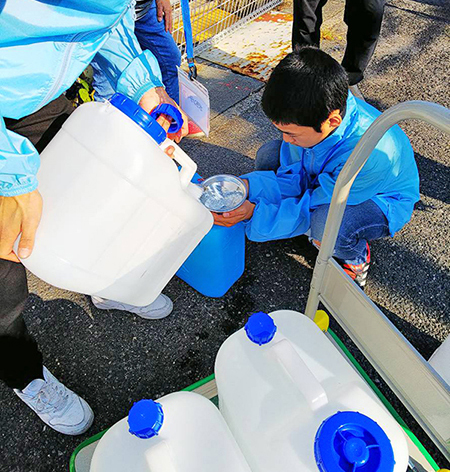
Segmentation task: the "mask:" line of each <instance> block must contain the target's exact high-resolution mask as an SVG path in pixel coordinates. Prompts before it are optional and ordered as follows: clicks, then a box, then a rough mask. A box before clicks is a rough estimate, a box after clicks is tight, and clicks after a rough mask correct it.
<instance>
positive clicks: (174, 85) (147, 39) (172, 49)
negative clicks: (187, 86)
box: [134, 2, 181, 103]
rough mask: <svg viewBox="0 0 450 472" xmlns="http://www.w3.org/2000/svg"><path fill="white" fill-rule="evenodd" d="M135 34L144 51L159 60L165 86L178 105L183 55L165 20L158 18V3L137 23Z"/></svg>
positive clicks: (154, 3)
mask: <svg viewBox="0 0 450 472" xmlns="http://www.w3.org/2000/svg"><path fill="white" fill-rule="evenodd" d="M134 32H135V34H136V37H137V39H138V41H139V44H140V45H141V48H142V49H144V50H145V49H148V50H150V51H151V52H152V53H153V55H154V56H155V57H156V59H157V60H158V64H159V68H160V69H161V74H162V80H163V84H164V85H165V87H166V91H167V93H168V94H169V96H170V98H172V99H173V100H175V101H176V102H177V103H178V101H179V99H180V91H179V87H178V71H177V66H180V64H181V54H180V51H179V50H178V46H177V43H176V42H175V40H174V39H173V38H172V35H171V34H170V33H168V32H166V30H165V26H164V19H163V20H162V21H158V18H157V17H156V2H153V4H152V6H151V8H150V10H149V11H148V12H147V14H146V15H145V16H144V17H143V18H141V19H140V20H139V21H136V25H135V27H134Z"/></svg>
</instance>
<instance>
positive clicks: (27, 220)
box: [0, 117, 42, 262]
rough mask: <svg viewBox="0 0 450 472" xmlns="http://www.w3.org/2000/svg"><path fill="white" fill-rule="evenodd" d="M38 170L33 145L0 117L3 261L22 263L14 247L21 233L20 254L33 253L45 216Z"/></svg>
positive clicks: (0, 256)
mask: <svg viewBox="0 0 450 472" xmlns="http://www.w3.org/2000/svg"><path fill="white" fill-rule="evenodd" d="M38 169H39V155H38V152H37V151H36V149H35V148H34V146H33V145H32V144H31V142H30V141H29V140H28V139H26V138H24V137H22V136H20V135H18V134H16V133H13V132H12V131H9V130H8V129H6V126H5V123H4V121H3V118H1V117H0V259H7V260H10V261H14V262H19V259H18V258H17V256H16V254H15V253H14V252H13V245H14V243H15V241H16V239H17V237H18V235H19V234H20V233H22V238H21V240H20V246H19V251H18V252H19V255H20V256H21V257H23V258H25V257H27V256H28V255H30V254H31V251H32V249H33V244H34V236H35V233H36V229H37V227H38V225H39V221H40V218H41V213H42V198H41V196H40V194H39V192H38V191H37V179H36V173H37V171H38Z"/></svg>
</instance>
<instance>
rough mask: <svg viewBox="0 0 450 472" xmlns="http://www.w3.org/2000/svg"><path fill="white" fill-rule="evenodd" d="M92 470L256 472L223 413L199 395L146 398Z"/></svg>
mask: <svg viewBox="0 0 450 472" xmlns="http://www.w3.org/2000/svg"><path fill="white" fill-rule="evenodd" d="M90 472H250V469H249V467H248V465H247V462H246V461H245V459H244V456H243V455H242V453H241V451H240V449H239V447H238V446H237V444H236V441H235V440H234V439H233V436H232V435H231V433H230V431H229V429H228V427H227V425H226V423H225V421H224V420H223V418H222V416H221V415H220V412H219V410H218V409H217V408H216V407H215V406H214V405H213V404H212V403H211V402H210V401H209V400H207V399H206V398H204V397H202V396H200V395H197V394H196V393H189V392H177V393H172V394H170V395H167V396H164V397H162V398H160V399H159V400H158V403H156V402H153V401H152V400H141V401H140V402H137V403H135V404H134V406H133V407H132V408H131V410H130V413H129V416H128V418H124V419H123V420H121V421H119V422H118V423H116V424H115V425H114V426H113V427H112V428H111V429H109V430H108V431H107V433H106V434H105V435H104V436H103V437H102V439H101V440H100V442H99V444H98V445H97V447H96V449H95V452H94V455H93V457H92V462H91V468H90Z"/></svg>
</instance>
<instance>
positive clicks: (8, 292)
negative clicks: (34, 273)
mask: <svg viewBox="0 0 450 472" xmlns="http://www.w3.org/2000/svg"><path fill="white" fill-rule="evenodd" d="M27 298H28V288H27V278H26V274H25V268H24V267H23V265H22V264H18V263H16V262H11V261H6V260H3V259H0V380H3V381H4V382H5V383H6V385H7V386H8V387H10V388H18V389H23V388H25V387H26V386H27V385H28V384H29V383H30V382H31V381H32V380H34V379H36V378H43V373H42V368H43V366H42V354H41V353H40V351H39V349H38V347H37V344H36V342H35V341H34V339H33V338H32V337H31V336H30V335H29V334H28V332H27V328H26V326H25V322H24V320H23V316H22V311H23V309H24V308H25V304H26V301H27Z"/></svg>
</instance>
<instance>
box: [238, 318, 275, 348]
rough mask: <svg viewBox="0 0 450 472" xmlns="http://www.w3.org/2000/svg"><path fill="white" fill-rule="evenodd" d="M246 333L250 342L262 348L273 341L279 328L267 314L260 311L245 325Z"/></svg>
mask: <svg viewBox="0 0 450 472" xmlns="http://www.w3.org/2000/svg"><path fill="white" fill-rule="evenodd" d="M245 332H246V333H247V336H248V339H250V341H252V342H254V343H255V344H259V345H260V346H262V345H263V344H267V343H269V342H270V341H272V339H273V337H274V336H275V333H276V332H277V327H276V326H275V323H274V321H273V319H272V318H271V317H270V316H269V315H268V314H267V313H263V312H262V311H259V312H258V313H255V314H253V315H252V316H250V318H249V319H248V321H247V323H246V325H245Z"/></svg>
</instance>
